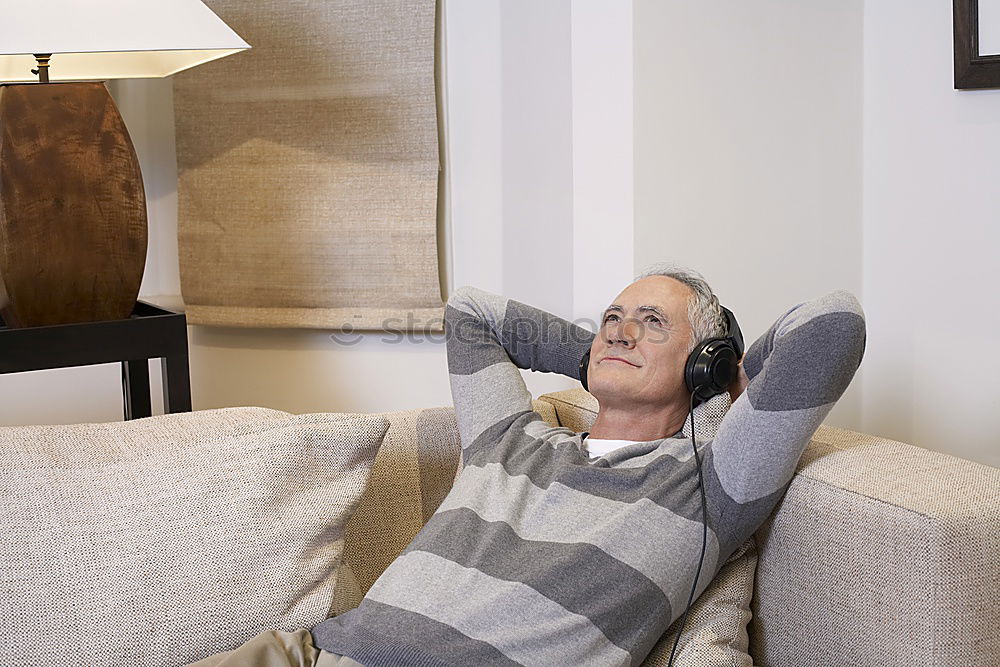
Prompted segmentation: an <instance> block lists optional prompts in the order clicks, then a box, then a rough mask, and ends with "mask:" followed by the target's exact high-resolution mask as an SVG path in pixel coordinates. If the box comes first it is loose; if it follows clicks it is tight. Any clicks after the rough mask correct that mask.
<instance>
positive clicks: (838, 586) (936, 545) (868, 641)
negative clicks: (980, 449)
mask: <svg viewBox="0 0 1000 667" xmlns="http://www.w3.org/2000/svg"><path fill="white" fill-rule="evenodd" d="M998 498H1000V470H998V469H996V468H992V467H989V466H983V465H980V464H977V463H973V462H970V461H965V460H963V459H958V458H955V457H952V456H947V455H945V454H940V453H936V452H931V451H927V450H925V449H920V448H918V447H913V446H910V445H906V444H903V443H899V442H893V441H890V440H886V439H884V438H879V437H876V436H872V435H866V434H863V433H855V432H853V431H846V430H841V429H836V428H830V427H825V426H824V427H821V428H820V429H819V431H818V432H817V433H816V435H815V436H814V437H813V440H812V442H811V443H810V445H809V447H808V449H807V450H806V452H805V453H804V454H803V456H802V459H801V460H800V462H799V469H798V472H797V474H796V476H795V478H794V479H793V480H792V483H791V485H790V487H789V489H788V492H787V493H786V494H785V497H784V499H783V500H782V502H781V504H780V505H779V506H778V508H777V509H776V511H775V513H774V514H773V515H772V517H771V518H770V519H769V520H768V521H767V522H766V523H765V524H764V526H762V527H761V529H760V530H759V531H758V533H757V538H758V544H759V550H760V560H759V564H758V571H757V579H756V583H755V591H754V604H753V620H752V621H751V624H750V639H751V653H752V654H753V655H754V658H755V659H756V660H757V661H759V662H761V663H763V664H767V665H772V666H778V667H780V666H782V665H789V666H791V665H805V664H844V665H860V664H872V665H891V664H921V665H947V664H956V665H957V664H968V665H973V664H988V663H990V661H991V660H995V659H996V656H997V655H1000V617H998V612H997V609H998V608H1000V587H998V582H1000V556H998V554H1000V502H998Z"/></svg>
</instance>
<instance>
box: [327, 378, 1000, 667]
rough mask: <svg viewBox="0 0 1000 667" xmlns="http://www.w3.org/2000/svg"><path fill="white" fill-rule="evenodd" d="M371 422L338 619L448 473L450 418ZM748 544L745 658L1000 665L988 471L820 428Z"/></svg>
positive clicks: (560, 412) (992, 476)
mask: <svg viewBox="0 0 1000 667" xmlns="http://www.w3.org/2000/svg"><path fill="white" fill-rule="evenodd" d="M535 408H536V410H538V411H539V412H540V413H541V414H542V415H543V416H544V417H545V419H546V420H547V421H549V422H550V423H552V424H553V425H562V426H566V427H569V428H571V429H574V430H578V431H582V430H586V428H587V427H588V425H589V424H590V423H591V422H592V420H593V418H594V416H595V414H596V413H595V410H596V402H595V401H594V399H593V397H591V396H590V395H589V394H587V393H586V392H585V391H583V390H571V391H564V392H557V393H553V394H546V395H544V396H542V397H540V399H539V400H538V401H536V403H535ZM382 416H384V417H386V418H387V419H388V420H389V422H390V428H389V431H388V433H387V435H386V438H385V441H384V443H383V445H382V448H381V450H380V452H379V454H378V458H377V459H376V462H375V467H374V468H373V471H372V475H371V478H370V481H369V485H368V488H367V491H366V493H365V496H364V498H363V499H362V502H361V506H360V508H359V510H358V512H357V513H356V514H355V515H354V517H353V518H352V519H351V520H350V522H349V523H348V525H347V535H346V547H345V558H344V564H343V566H342V567H341V572H340V578H339V579H338V588H337V602H336V604H335V606H334V611H335V612H339V611H343V610H346V609H349V608H351V607H353V606H356V605H357V604H358V603H359V601H360V598H361V596H362V595H363V594H364V592H365V591H367V590H368V588H369V587H370V586H371V585H372V583H373V582H374V580H375V578H377V577H378V575H379V574H380V573H381V572H382V571H383V570H384V569H385V568H386V566H388V564H389V563H390V562H391V561H392V560H393V559H394V558H395V557H396V556H397V555H398V554H399V553H400V551H402V549H403V548H404V547H405V546H406V544H407V543H408V542H409V541H410V540H411V539H412V537H413V536H414V535H415V534H416V533H417V531H418V530H420V527H421V526H422V525H423V523H424V522H425V521H426V520H427V518H428V517H429V516H430V515H431V514H432V513H433V512H434V510H435V509H436V508H437V506H438V505H439V504H440V502H441V500H442V499H443V498H444V496H445V495H446V494H447V492H448V489H449V488H450V486H451V483H452V481H453V479H454V476H455V474H456V471H457V469H458V465H459V456H460V447H459V442H458V432H457V429H456V425H455V417H454V411H453V410H452V409H451V408H434V409H427V410H413V411H406V412H392V413H385V414H383V415H382ZM757 541H758V548H759V563H758V569H757V577H756V580H755V590H754V597H753V604H752V610H753V619H752V621H751V623H750V626H749V636H750V652H751V655H752V656H753V658H754V664H758V665H772V666H774V667H807V666H809V667H811V666H814V665H815V666H824V665H837V666H842V665H851V666H854V665H879V666H881V665H921V666H931V665H942V666H944V665H955V666H958V665H963V666H964V665H969V666H973V665H976V666H978V665H983V666H987V665H1000V611H998V610H1000V469H996V468H991V467H989V466H983V465H979V464H976V463H972V462H969V461H965V460H962V459H957V458H954V457H951V456H946V455H943V454H938V453H934V452H930V451H927V450H924V449H920V448H917V447H912V446H910V445H906V444H902V443H898V442H892V441H889V440H885V439H883V438H878V437H874V436H870V435H865V434H862V433H854V432H851V431H845V430H841V429H836V428H830V427H825V426H824V427H821V428H820V430H819V432H818V433H817V434H816V436H815V437H814V438H813V441H812V443H811V444H810V445H809V447H808V449H807V450H806V452H805V454H804V455H803V457H802V460H801V462H800V464H799V469H798V473H797V475H796V477H795V479H794V480H793V482H792V484H791V486H790V488H789V490H788V493H787V494H786V495H785V498H784V499H783V501H782V502H781V503H780V505H779V506H778V509H777V510H776V512H775V513H774V515H773V516H772V518H771V519H770V520H769V521H768V522H767V523H766V524H765V525H764V526H762V527H761V529H760V530H759V531H758V533H757ZM647 664H659V663H652V662H651V661H647ZM664 664H665V663H664Z"/></svg>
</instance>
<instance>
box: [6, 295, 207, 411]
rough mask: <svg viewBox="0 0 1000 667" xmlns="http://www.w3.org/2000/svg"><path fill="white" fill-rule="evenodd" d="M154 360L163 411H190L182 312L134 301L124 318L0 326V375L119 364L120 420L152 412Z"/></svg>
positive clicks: (184, 327)
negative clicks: (151, 370) (158, 371)
mask: <svg viewBox="0 0 1000 667" xmlns="http://www.w3.org/2000/svg"><path fill="white" fill-rule="evenodd" d="M0 324H2V320H0ZM156 358H160V363H161V368H162V371H163V373H162V375H163V410H164V412H190V411H191V376H190V373H189V371H188V342H187V319H186V318H185V317H184V313H175V312H172V311H169V310H165V309H163V308H160V307H158V306H154V305H152V304H149V303H146V302H144V301H139V302H137V303H136V304H135V310H134V311H132V316H131V317H130V318H129V319H127V320H112V321H107V322H83V323H81V324H58V325H54V326H47V327H27V328H24V329H9V328H7V327H6V326H0V373H20V372H22V371H38V370H44V369H49V368H66V367H70V366H89V365H91V364H106V363H110V362H115V361H120V362H121V364H122V391H123V393H124V403H125V410H124V412H125V419H138V418H139V417H149V416H150V415H152V414H153V411H152V408H151V406H150V399H149V360H150V359H156Z"/></svg>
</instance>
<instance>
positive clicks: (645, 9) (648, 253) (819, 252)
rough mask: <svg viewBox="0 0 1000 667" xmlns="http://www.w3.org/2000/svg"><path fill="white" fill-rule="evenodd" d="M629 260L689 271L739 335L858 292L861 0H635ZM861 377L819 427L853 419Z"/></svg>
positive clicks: (851, 424)
mask: <svg viewBox="0 0 1000 667" xmlns="http://www.w3.org/2000/svg"><path fill="white" fill-rule="evenodd" d="M634 7H635V263H636V267H637V268H639V269H642V268H644V267H645V266H647V265H649V264H652V263H655V262H659V261H669V262H676V263H680V264H683V265H687V266H690V267H692V268H695V269H697V270H699V271H701V272H702V273H703V274H704V275H705V277H706V278H707V279H708V281H709V282H710V283H711V284H712V286H713V288H714V289H715V290H716V292H717V293H718V295H719V297H720V299H721V300H722V301H723V303H724V304H726V305H727V306H728V307H730V308H731V309H732V310H733V311H734V312H735V313H736V314H737V316H738V317H739V320H740V324H741V327H742V329H743V332H744V335H745V336H746V338H747V339H748V343H749V342H750V341H752V340H753V339H755V338H756V337H757V336H758V335H760V334H761V333H763V331H764V330H765V329H766V328H767V327H768V326H770V324H771V322H772V321H773V320H774V319H775V318H776V317H777V316H778V315H779V314H781V313H782V312H784V311H785V310H786V309H787V308H789V307H790V306H792V305H793V304H795V303H797V302H800V301H803V300H805V299H809V298H812V297H815V296H819V295H820V294H823V293H825V292H828V291H830V290H833V289H837V288H844V289H849V290H851V291H853V292H854V293H855V294H858V295H859V296H860V295H861V291H862V289H861V288H862V285H861V256H862V249H861V237H862V234H861V202H860V197H861V55H862V3H861V0H851V1H840V0H836V1H834V0H827V1H824V2H799V3H790V2H784V1H779V0H762V1H760V2H753V3H747V2H743V1H742V0H724V1H722V2H712V3H704V2H699V3H694V2H683V1H679V0H678V1H671V2H663V1H662V0H636V2H635V3H634ZM859 393H860V382H858V381H855V382H854V384H853V385H852V387H851V389H849V390H848V393H847V394H846V395H845V396H844V398H843V399H842V400H841V402H840V403H839V404H838V405H837V407H836V408H835V410H834V413H833V414H832V415H831V417H830V422H831V423H834V424H839V425H844V426H848V427H855V428H857V427H859V426H860V397H859Z"/></svg>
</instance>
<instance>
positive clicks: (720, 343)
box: [580, 306, 743, 405]
mask: <svg viewBox="0 0 1000 667" xmlns="http://www.w3.org/2000/svg"><path fill="white" fill-rule="evenodd" d="M719 308H721V309H722V316H723V318H725V320H726V333H725V335H724V336H722V337H720V338H709V339H708V340H705V341H702V342H700V343H698V344H697V345H695V347H694V349H693V350H691V354H690V355H688V360H687V363H686V364H685V365H684V383H685V384H686V385H687V388H688V391H690V392H691V393H692V394H693V396H694V401H695V403H694V404H695V405H699V404H700V403H704V402H705V401H707V400H708V399H710V398H712V397H713V396H715V395H716V394H721V393H723V392H724V391H726V390H727V389H728V388H729V384H730V383H731V382H732V381H733V380H734V379H736V374H737V373H738V372H739V363H740V359H742V358H743V332H742V331H740V325H739V323H737V322H736V316H735V315H733V311H731V310H729V309H728V308H726V307H725V306H719ZM589 366H590V349H589V348H588V349H587V352H586V353H585V354H584V355H583V358H582V359H581V360H580V382H581V383H582V384H583V388H584V389H587V368H588V367H589Z"/></svg>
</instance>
